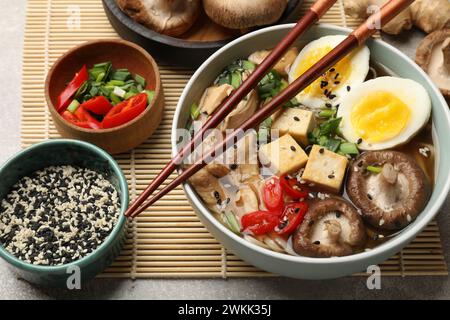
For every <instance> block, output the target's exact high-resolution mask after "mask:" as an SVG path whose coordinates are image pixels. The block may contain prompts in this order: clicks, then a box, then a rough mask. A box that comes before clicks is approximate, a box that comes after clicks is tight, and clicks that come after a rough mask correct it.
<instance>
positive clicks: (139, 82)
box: [134, 74, 146, 88]
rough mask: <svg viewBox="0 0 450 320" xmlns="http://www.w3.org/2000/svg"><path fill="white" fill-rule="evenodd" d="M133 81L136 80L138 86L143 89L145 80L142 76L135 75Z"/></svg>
mask: <svg viewBox="0 0 450 320" xmlns="http://www.w3.org/2000/svg"><path fill="white" fill-rule="evenodd" d="M134 80H136V82H137V83H138V84H140V85H141V86H142V88H145V85H146V82H145V79H144V78H143V77H142V76H140V75H138V74H135V75H134Z"/></svg>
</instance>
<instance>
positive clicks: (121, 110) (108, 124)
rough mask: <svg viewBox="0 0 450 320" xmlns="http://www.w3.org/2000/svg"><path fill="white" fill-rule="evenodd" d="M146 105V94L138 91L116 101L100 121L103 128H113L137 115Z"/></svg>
mask: <svg viewBox="0 0 450 320" xmlns="http://www.w3.org/2000/svg"><path fill="white" fill-rule="evenodd" d="M146 107H147V94H146V93H140V94H138V95H136V96H134V97H131V98H130V99H128V100H125V101H122V102H120V103H118V104H117V105H116V106H115V107H113V108H112V109H111V111H109V112H108V114H107V115H106V116H105V118H104V119H103V122H102V127H103V128H104V129H108V128H114V127H118V126H121V125H122V124H124V123H127V122H129V121H131V120H133V119H134V118H136V117H137V116H139V115H140V114H141V113H142V112H143V111H144V110H145V108H146Z"/></svg>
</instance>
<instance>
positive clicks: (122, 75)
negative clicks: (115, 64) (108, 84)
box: [111, 69, 134, 82]
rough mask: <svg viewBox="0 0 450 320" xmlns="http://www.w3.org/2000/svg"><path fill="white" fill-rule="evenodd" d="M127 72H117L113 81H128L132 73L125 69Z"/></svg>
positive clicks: (113, 76)
mask: <svg viewBox="0 0 450 320" xmlns="http://www.w3.org/2000/svg"><path fill="white" fill-rule="evenodd" d="M125 70H126V71H119V70H116V72H114V73H113V75H112V77H111V79H112V80H119V81H126V80H127V79H128V78H130V76H131V73H130V72H128V70H127V69H125ZM133 82H134V81H133Z"/></svg>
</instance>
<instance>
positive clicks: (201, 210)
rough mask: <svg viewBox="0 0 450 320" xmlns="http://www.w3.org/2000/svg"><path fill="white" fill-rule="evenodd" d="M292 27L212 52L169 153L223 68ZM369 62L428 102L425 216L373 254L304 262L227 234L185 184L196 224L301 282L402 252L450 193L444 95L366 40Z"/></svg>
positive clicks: (449, 123) (183, 103)
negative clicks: (408, 83) (431, 177)
mask: <svg viewBox="0 0 450 320" xmlns="http://www.w3.org/2000/svg"><path fill="white" fill-rule="evenodd" d="M292 27H293V25H292V24H290V25H280V26H273V27H269V28H266V29H261V30H258V31H255V32H253V33H251V34H247V35H245V36H243V37H241V38H239V39H236V40H235V41H233V42H231V43H229V44H228V45H226V46H224V47H223V48H221V49H220V50H219V51H217V52H216V53H215V54H213V55H212V56H211V57H210V58H209V59H208V60H207V61H205V62H204V63H203V64H202V66H200V68H199V69H198V70H197V72H196V73H195V74H194V75H193V76H192V78H191V79H190V81H189V82H188V84H187V85H186V88H185V89H184V91H183V93H182V95H181V97H180V100H179V102H178V105H177V109H176V112H175V116H174V120H173V127H172V129H173V131H172V150H173V153H175V152H176V151H177V137H178V136H177V134H176V133H177V131H176V130H177V129H178V128H185V125H186V122H187V119H188V117H189V114H190V113H189V108H190V106H191V104H192V103H193V102H195V101H198V100H199V99H200V96H201V94H202V92H203V91H204V90H205V89H206V88H207V87H209V86H210V85H211V83H213V81H214V79H215V78H216V77H217V75H218V74H220V72H221V70H222V69H223V68H224V67H226V66H227V65H228V64H229V63H230V62H232V61H233V60H234V59H236V58H238V57H247V56H249V54H251V53H252V52H254V51H256V50H262V49H267V48H273V47H274V46H275V45H276V44H277V43H278V42H279V41H280V39H282V38H283V37H284V36H285V35H286V33H287V32H289V31H290V30H291V28H292ZM349 32H350V30H349V29H346V28H341V27H337V26H332V25H326V24H319V25H315V26H313V27H312V28H310V30H309V31H308V32H306V33H305V34H304V35H302V36H301V37H300V38H299V39H298V40H297V42H296V45H297V46H299V47H302V46H304V45H305V44H306V43H308V42H310V41H312V40H315V39H317V38H320V37H323V36H327V35H337V34H340V35H347V34H348V33H349ZM367 45H368V47H369V49H370V55H371V59H372V60H373V61H375V62H377V63H379V64H381V65H383V66H385V67H386V68H387V69H388V70H391V71H392V72H393V73H395V74H397V75H398V76H399V77H403V78H408V79H413V80H415V81H417V82H419V83H420V84H422V85H423V86H424V87H425V89H426V90H427V92H428V94H429V95H430V98H431V101H432V120H433V140H434V145H435V148H436V167H435V171H436V175H435V176H436V181H435V185H434V187H433V194H432V196H431V199H430V201H429V202H428V204H427V206H426V207H425V209H424V210H423V212H422V213H421V214H420V215H419V216H418V217H417V219H416V220H415V221H414V222H412V223H411V224H410V225H409V226H408V227H406V228H405V229H403V230H402V232H400V233H399V234H398V235H397V236H395V237H393V238H392V239H390V240H389V241H386V242H385V243H383V244H381V245H379V246H378V247H376V248H374V249H373V250H370V251H367V252H362V253H358V254H354V255H350V256H346V257H332V258H308V257H300V256H290V255H287V254H282V253H278V252H274V251H270V250H267V249H265V248H262V247H259V246H256V245H254V244H252V243H250V242H248V241H246V240H244V239H243V238H241V237H239V236H237V235H236V234H234V233H233V232H231V231H230V230H229V229H228V228H226V227H225V226H224V225H222V224H221V223H220V222H219V221H218V220H217V219H216V218H215V217H214V216H213V215H212V214H211V213H210V211H209V210H208V208H207V207H206V206H205V205H204V204H203V202H202V200H201V199H200V198H199V196H198V195H197V193H196V192H195V190H194V189H193V188H192V187H191V186H190V185H189V184H187V183H185V184H184V185H183V187H184V190H185V192H186V195H187V197H188V199H189V200H190V202H191V204H192V206H193V208H194V209H195V211H196V212H197V214H198V216H199V218H200V220H201V221H202V222H203V223H204V224H205V225H206V227H207V228H208V230H209V231H210V232H211V233H212V234H213V235H214V236H215V237H216V238H217V239H218V240H219V241H220V242H221V243H223V244H224V245H225V246H226V247H227V248H229V249H230V250H232V251H233V252H234V253H235V254H236V255H238V256H239V257H240V258H242V259H244V260H246V261H247V262H249V263H251V264H253V265H255V266H257V267H258V268H261V269H263V270H267V271H269V272H273V273H277V274H281V275H284V276H289V277H295V278H303V279H327V278H336V277H341V276H345V275H350V274H352V273H355V272H360V271H364V270H366V268H367V267H368V266H369V265H374V264H378V263H381V262H384V261H385V260H387V259H388V258H389V257H391V256H392V255H394V254H395V253H397V252H398V251H400V250H401V249H402V248H403V247H404V246H406V245H407V244H408V243H409V242H410V241H412V240H413V239H414V238H415V237H416V236H417V235H418V234H419V232H420V231H421V230H422V229H423V228H425V227H426V226H427V224H428V223H430V221H431V220H432V219H433V217H434V216H435V215H436V214H437V213H438V210H439V208H440V207H441V206H442V204H443V202H444V201H445V199H446V197H447V195H448V193H449V189H450V180H449V178H448V177H449V175H450V149H449V148H448V137H449V136H450V112H449V109H448V107H447V104H446V103H445V100H444V98H443V97H442V94H441V93H440V92H439V90H438V89H437V88H436V86H435V85H434V84H433V82H432V81H431V79H430V78H429V77H428V76H427V75H426V74H425V72H423V71H422V69H420V67H418V66H417V65H416V64H415V63H414V62H412V61H411V59H409V58H408V57H407V56H406V55H405V54H403V53H402V52H400V51H399V50H397V49H396V48H394V47H392V46H390V45H388V44H387V43H385V42H383V41H380V40H370V41H368V42H367Z"/></svg>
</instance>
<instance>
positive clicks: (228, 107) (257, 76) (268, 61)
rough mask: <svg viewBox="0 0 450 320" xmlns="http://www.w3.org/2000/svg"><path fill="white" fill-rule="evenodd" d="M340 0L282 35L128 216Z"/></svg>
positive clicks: (330, 0)
mask: <svg viewBox="0 0 450 320" xmlns="http://www.w3.org/2000/svg"><path fill="white" fill-rule="evenodd" d="M336 1H337V0H319V1H316V2H315V3H314V4H313V5H312V6H311V8H310V9H309V10H308V11H307V12H306V13H305V15H304V16H303V17H302V18H301V19H300V20H299V21H298V22H297V24H296V25H295V26H294V27H293V28H292V30H291V31H289V33H288V34H287V35H286V36H285V37H284V38H283V40H282V41H280V43H278V45H277V46H276V47H275V48H274V49H273V50H272V51H271V53H270V54H269V55H268V56H267V57H266V58H265V59H264V60H263V61H262V62H261V64H260V65H258V66H257V68H256V69H255V70H254V71H253V72H252V73H251V74H250V76H249V77H248V78H247V79H246V80H245V81H244V82H243V83H242V85H241V86H240V87H239V88H237V89H236V90H235V91H234V92H233V93H232V94H231V95H230V97H228V99H226V100H225V102H224V103H223V104H222V105H221V106H219V107H218V108H217V111H216V112H215V113H213V115H212V116H211V118H209V119H208V121H206V122H205V123H204V124H203V126H202V128H201V129H200V130H199V131H198V132H197V133H196V134H195V135H194V137H193V138H192V139H191V141H190V142H189V143H188V144H186V146H185V147H183V149H182V150H181V151H180V152H178V154H177V155H176V156H175V157H174V158H173V159H171V160H170V161H169V163H167V165H166V166H165V167H164V168H163V170H162V171H161V172H160V173H159V174H158V175H157V176H156V178H155V179H154V180H153V181H152V182H151V183H150V184H149V185H148V186H147V188H146V189H145V190H144V191H143V192H142V193H141V194H140V195H139V197H138V198H137V199H136V200H135V201H134V202H133V203H132V204H131V205H130V207H129V208H128V210H127V211H126V212H125V215H126V216H131V215H132V213H133V212H134V211H135V210H136V209H137V208H138V207H139V206H140V205H141V204H142V203H143V202H144V201H145V200H146V199H147V198H148V197H149V196H150V195H151V194H152V193H153V192H154V191H155V190H156V189H157V188H158V187H159V185H160V184H161V183H162V182H164V180H166V179H167V178H168V177H169V175H170V174H171V173H172V172H174V171H175V169H176V168H177V163H181V161H182V160H183V159H184V158H185V157H186V155H188V154H189V152H190V151H191V150H192V148H193V147H194V146H195V145H197V143H198V142H200V141H201V140H202V138H203V136H204V134H205V132H206V131H207V130H209V129H212V128H215V127H217V126H218V125H219V123H220V122H222V121H223V119H225V117H226V116H227V115H228V114H229V113H230V112H231V111H232V110H233V108H234V107H235V106H236V105H237V104H238V103H239V102H241V100H242V99H243V98H244V97H245V96H246V95H247V94H248V93H249V92H250V91H251V90H252V89H253V88H254V87H255V86H256V85H257V84H258V83H259V82H260V81H261V79H262V78H263V77H264V76H265V74H266V73H267V72H268V71H269V70H270V69H271V68H272V67H273V66H274V65H275V63H276V62H277V61H278V60H279V59H280V58H281V57H282V56H283V54H284V53H285V52H286V51H287V49H289V47H290V46H291V45H292V44H293V43H294V42H295V40H296V39H297V38H298V37H299V36H301V35H302V34H303V33H304V32H305V31H306V30H308V28H309V27H310V26H311V25H313V24H314V23H315V22H316V21H318V20H319V19H320V17H322V16H323V14H324V13H325V12H327V11H328V9H330V8H331V7H332V6H333V4H335V3H336Z"/></svg>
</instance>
